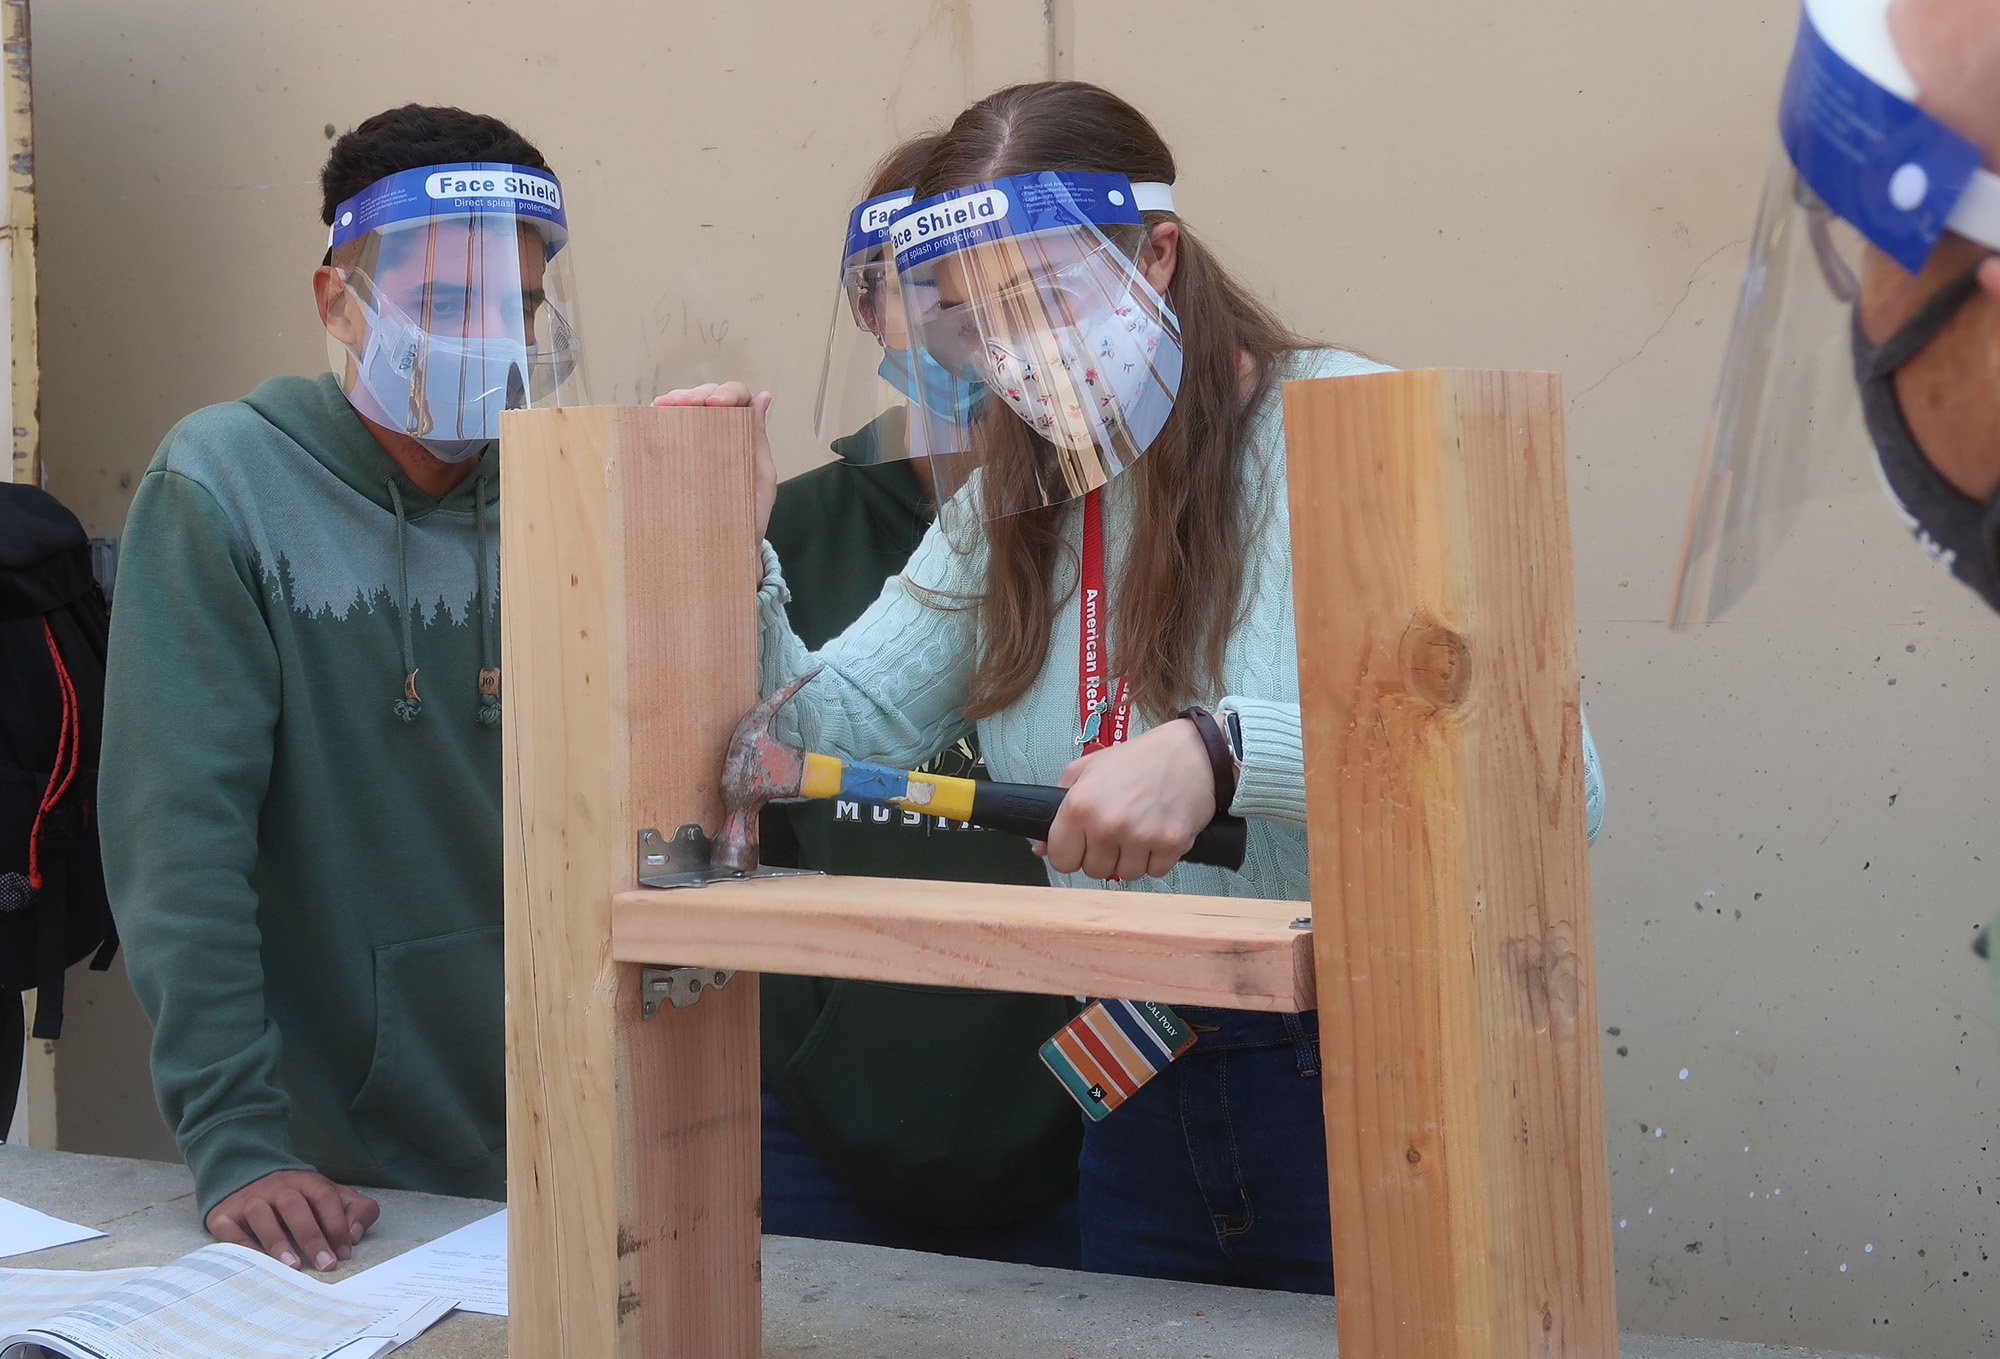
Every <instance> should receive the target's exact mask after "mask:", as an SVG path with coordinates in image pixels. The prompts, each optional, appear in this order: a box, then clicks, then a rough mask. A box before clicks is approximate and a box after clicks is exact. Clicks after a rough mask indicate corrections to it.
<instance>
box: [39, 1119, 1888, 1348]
mask: <svg viewBox="0 0 2000 1359" xmlns="http://www.w3.org/2000/svg"><path fill="white" fill-rule="evenodd" d="M0 1197H5V1198H10V1199H13V1200H15V1201H17V1202H20V1203H25V1204H27V1205H28V1206H29V1207H31V1208H38V1209H40V1210H41V1211H43V1212H45V1213H52V1214H54V1215H56V1216H57V1217H61V1218H65V1219H67V1220H69V1221H72V1222H78V1223H83V1224H86V1225H89V1226H94V1227H97V1228H99V1229H100V1230H102V1231H105V1232H107V1233H109V1235H108V1236H106V1237H103V1238H101V1239H99V1240H96V1241H85V1242H79V1243H78V1244H76V1245H73V1246H63V1247H60V1248H58V1249H56V1250H51V1251H44V1252H41V1253H40V1254H37V1255H27V1256H19V1257H16V1258H12V1259H7V1260H4V1261H0V1268H8V1267H12V1268H45V1269H111V1268H117V1267H120V1266H128V1265H145V1264H159V1263H162V1262H164V1261H167V1260H171V1259H174V1258H176V1257H178V1256H180V1255H183V1254H186V1253H187V1252H188V1251H191V1250H194V1249H196V1248H198V1247H199V1246H201V1245H203V1244H204V1243H205V1242H206V1241H207V1239H208V1238H207V1235H206V1234H205V1233H204V1232H203V1231H202V1230H201V1228H200V1225H199V1224H198V1223H197V1222H196V1221H195V1215H194V1182H193V1179H192V1177H191V1176H190V1175H189V1174H188V1171H187V1168H186V1167H185V1166H179V1165H169V1164H166V1163H163V1162H158V1161H127V1160H118V1159H114V1158H110V1157H100V1156H73V1155H67V1154H64V1153H61V1152H46V1151H34V1150H30V1149H28V1148H26V1147H14V1146H0ZM377 1197H378V1198H380V1199H381V1202H382V1220H381V1222H379V1223H378V1224H377V1225H376V1227H375V1229H374V1230H373V1231H371V1232H370V1233H369V1235H368V1239H367V1240H366V1241H364V1242H363V1243H362V1245H361V1248H360V1249H359V1250H358V1251H356V1252H355V1258H354V1259H353V1260H351V1261H348V1262H346V1263H345V1264H343V1265H342V1266H341V1269H340V1271H339V1272H337V1273H335V1274H333V1275H330V1276H327V1277H329V1278H339V1277H341V1276H342V1275H343V1274H346V1273H352V1272H353V1271H355V1270H359V1269H366V1268H368V1267H369V1266H371V1265H375V1264H379V1263H381V1262H382V1261H383V1260H387V1259H390V1258H392V1257H393V1256H396V1255H399V1254H401V1253H402V1252H403V1251H406V1250H408V1249H410V1248H411V1247H412V1246H415V1245H417V1244H419V1243H420V1242H423V1241H428V1240H430V1239H432V1238H433V1237H437V1236H442V1235H443V1234H444V1233H446V1232H448V1231H451V1230H452V1229H454V1228H456V1227H461V1226H463V1225H465V1224H466V1223H468V1222H471V1221H473V1220H474V1219H476V1218H479V1217H483V1216H484V1215H486V1214H487V1213H489V1212H491V1211H493V1209H494V1207H495V1205H493V1204H490V1203H486V1202H483V1201H481V1200H476V1199H449V1198H438V1197H434V1196H432V1195H429V1194H403V1193H395V1192H392V1191H382V1192H380V1193H378V1194H377ZM1333 1333H1334V1303H1333V1300H1332V1299H1330V1298H1310V1297H1302V1296H1298V1295H1295V1294H1286V1293H1259V1292H1252V1291H1249V1290H1246V1289H1240V1288H1213V1287H1206V1286H1202V1285H1197V1284H1177V1283H1164V1282H1160V1281H1158V1280H1153V1279H1127V1278H1113V1277H1109V1276H1106V1275H1100V1274H1075V1273H1070V1272H1068V1271H1066V1270H1051V1269H1026V1268H1022V1267H1019V1266H1014V1265H998V1264H992V1263H990V1262H987V1261H983V1260H962V1259H955V1258H952V1257H948V1256H938V1255H922V1254H918V1253H916V1252H912V1251H897V1250H883V1249H880V1248H877V1247H873V1246H855V1245H848V1244H844V1243H835V1242H825V1241H800V1240H795V1239H792V1238H789V1237H775V1236H774V1237H766V1238H765V1241H764V1354H765V1356H766V1359H808V1357H810V1359H1017V1357H1018V1356H1024V1355H1027V1356H1044V1355H1055V1356H1065V1355H1066V1356H1074V1357H1075V1359H1128V1357H1129V1359H1142V1357H1143V1359H1225V1357H1226V1359H1241V1356H1246V1355H1256V1356H1258V1357H1259V1359H1337V1351H1336V1346H1335V1344H1334V1340H1333ZM400 1353H401V1354H406V1355H408V1356H410V1359H504V1356H505V1355H506V1353H507V1323H506V1322H505V1321H503V1320H500V1319H498V1318H493V1317H479V1316H465V1315H453V1316H451V1317H449V1318H447V1319H446V1320H445V1321H444V1322H443V1323H441V1324H440V1325H438V1326H437V1327H435V1328H434V1329H433V1330H431V1331H430V1332H429V1333H428V1334H426V1335H425V1336H424V1337H423V1338H422V1339H420V1340H418V1341H416V1342H415V1343H413V1344H411V1345H408V1346H406V1347H405V1348H404V1349H403V1350H402V1351H400ZM1622 1353H1623V1359H1860V1356H1850V1355H1835V1354H1832V1353H1830V1352H1827V1351H1823V1350H1801V1349H1785V1348H1778V1347H1773V1346H1768V1345H1756V1344H1742V1343H1738V1342H1732V1341H1720V1340H1679V1339H1668V1338H1663V1337H1660V1336H1644V1335H1627V1336H1626V1337H1625V1338H1624V1343H1623V1346H1622Z"/></svg>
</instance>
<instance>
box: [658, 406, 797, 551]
mask: <svg viewBox="0 0 2000 1359" xmlns="http://www.w3.org/2000/svg"><path fill="white" fill-rule="evenodd" d="M653 404H654V405H655V406H748V407H749V408H750V410H751V413H752V415H753V417H754V418H755V422H756V427H757V443H756V448H757V537H758V538H759V539H762V538H763V537H764V535H765V534H766V533H767V532H768V531H769V530H770V527H771V506H772V505H774V504H776V503H777V499H778V465H777V463H775V462H773V461H772V460H771V440H770V436H769V435H767V434H766V433H765V432H764V419H765V416H766V415H767V414H769V412H770V409H771V394H770V393H769V392H759V393H757V394H756V395H755V396H752V395H750V389H749V387H747V386H745V385H744V384H743V383H741V382H704V383H702V384H701V386H699V387H676V388H675V389H674V390H673V391H671V392H668V393H667V394H666V395H665V396H656V397H654V398H653Z"/></svg>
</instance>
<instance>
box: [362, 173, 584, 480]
mask: <svg viewBox="0 0 2000 1359" xmlns="http://www.w3.org/2000/svg"><path fill="white" fill-rule="evenodd" d="M568 240H569V226H568V219H567V217H566V216H565V213H564V209H563V194H562V186H561V185H560V184H559V183H558V182H557V180H556V178H555V176H554V175H552V174H550V173H549V172H548V171H547V170H543V169H539V168H536V167H531V166H521V165H500V164H487V163H465V164H453V165H432V166H424V167H421V168H418V169H413V170H405V171H402V172H400V173H397V174H394V175H390V176H387V177H386V178H384V179H380V180H377V181H376V182H375V183H373V184H371V185H369V186H368V187H367V188H366V189H364V190H362V191H361V192H360V193H358V194H356V195H355V196H354V197H352V198H350V199H348V200H347V201H345V202H343V203H342V204H340V206H339V207H338V208H336V209H335V211H334V221H333V226H332V228H331V229H330V231H329V233H328V257H329V259H330V261H331V262H332V265H333V267H334V268H336V269H338V270H339V271H340V273H341V276H342V280H343V282H344V283H345V285H346V289H345V297H344V299H343V301H342V302H341V303H339V304H337V305H336V307H335V308H333V309H330V311H329V357H330V359H331V360H332V362H333V365H334V368H335V371H336V372H339V373H341V374H342V383H341V386H342V390H343V391H345V392H346V394H347V397H348V401H349V403H350V404H352V405H353V406H354V407H355V409H356V411H357V412H359V413H360V414H361V415H363V416H364V417H366V418H367V419H369V420H371V421H373V422H374V423H376V424H378V425H381V426H383V427H385V428H388V429H391V430H394V431H396V432H398V433H401V434H404V435H407V436H408V437H410V438H412V439H414V440H416V441H417V442H418V443H421V444H423V445H424V447H425V448H426V449H428V450H429V451H430V452H431V453H432V454H433V455H434V456H436V457H438V458H439V459H441V460H443V461H447V462H457V461H461V460H463V459H466V458H470V457H473V456H476V455H477V454H478V453H479V452H480V451H481V450H483V449H484V448H485V446H486V445H487V444H488V443H489V442H490V441H492V440H493V439H495V438H497V437H498V436H499V432H500V415H501V412H503V411H505V410H509V409H517V408H522V407H530V406H556V405H577V404H582V403H583V402H585V401H587V400H588V397H587V395H586V393H585V391H584V383H583V375H582V369H581V358H582V353H581V348H580V345H579V342H578V339H577V335H576V331H575V327H574V321H573V316H574V307H573V305H572V302H571V298H572V297H573V296H574V291H573V289H572V287H571V284H570V276H569V268H568V256H567V255H566V254H565V253H564V248H565V246H566V245H567V244H568ZM336 314H338V316H339V317H340V318H341V319H342V320H344V321H346V322H347V326H346V327H345V330H346V332H347V333H346V335H345V337H344V338H343V337H340V336H335V335H334V334H333V333H332V332H333V319H332V318H333V317H334V316H335V315H336ZM356 331H359V332H360V333H359V334H358V335H357V334H355V332H356Z"/></svg>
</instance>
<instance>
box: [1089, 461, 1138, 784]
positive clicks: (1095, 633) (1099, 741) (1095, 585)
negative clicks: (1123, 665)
mask: <svg viewBox="0 0 2000 1359" xmlns="http://www.w3.org/2000/svg"><path fill="white" fill-rule="evenodd" d="M1100 496H1101V491H1095V490H1094V491H1091V492H1089V493H1088V494H1086V495H1085V496H1084V498H1083V560H1082V562H1081V564H1080V570H1081V574H1082V586H1083V588H1082V589H1081V590H1080V591H1079V592H1078V593H1079V594H1080V595H1081V597H1082V605H1083V617H1082V620H1081V624H1080V626H1079V627H1078V629H1077V682H1076V705H1077V732H1078V735H1077V738H1076V743H1077V745H1078V746H1080V747H1081V748H1082V750H1083V753H1084V754H1086V755H1090V754H1094V753H1096V752H1097V751H1100V750H1109V749H1110V748H1111V747H1112V746H1115V745H1117V744H1118V743H1119V742H1120V741H1123V740H1124V739H1125V738H1126V736H1127V735H1129V734H1130V731H1131V721H1132V694H1131V689H1130V686H1128V685H1127V684H1126V682H1125V678H1124V676H1122V675H1121V676H1119V677H1118V678H1117V679H1115V680H1114V679H1111V678H1109V677H1108V676H1107V675H1106V674H1105V662H1106V650H1107V648H1106V646H1105V625H1106V623H1107V622H1108V621H1109V618H1110V610H1109V607H1108V605H1109V602H1110V600H1109V597H1108V596H1107V595H1106V594H1105V591H1104V506H1103V504H1102V502H1101V500H1100Z"/></svg>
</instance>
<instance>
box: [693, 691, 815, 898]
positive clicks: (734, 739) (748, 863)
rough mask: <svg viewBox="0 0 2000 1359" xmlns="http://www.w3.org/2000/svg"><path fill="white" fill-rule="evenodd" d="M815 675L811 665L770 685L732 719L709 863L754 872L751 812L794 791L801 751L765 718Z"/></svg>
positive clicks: (800, 776)
mask: <svg viewBox="0 0 2000 1359" xmlns="http://www.w3.org/2000/svg"><path fill="white" fill-rule="evenodd" d="M817 674H819V667H817V666H815V667H814V668H813V669H811V670H808V671H806V673H804V674H803V675H800V676H799V677H798V678H797V679H795V680H793V681H791V682H790V683H789V684H786V685H784V686H782V687H780V688H778V689H776V690H774V691H773V692H772V693H770V694H769V695H767V696H766V697H765V698H764V699H763V700H762V701H761V702H759V703H758V704H757V706H756V707H754V708H752V709H751V710H750V711H749V712H747V713H745V714H744V716H743V720H742V721H741V722H739V723H737V724H736V732H735V734H734V735H732V736H731V737H730V738H729V753H728V755H727V756H726V757H725V758H724V760H723V765H722V810H723V821H722V830H721V832H720V833H718V834H717V835H716V837H715V844H714V850H713V852H712V854H711V855H710V862H711V863H712V864H713V865H714V866H715V867H717V868H724V869H728V870H730V871H732V872H736V873H754V872H756V871H757V848H758V846H757V814H758V813H759V812H761V811H762V810H763V808H764V804H765V803H767V802H769V801H771V799H773V798H785V797H797V796H798V794H799V786H800V784H801V783H803V782H804V780H805V773H806V757H805V752H804V751H802V750H800V749H799V748H798V747H797V746H790V745H786V744H785V743H784V742H783V741H780V740H778V738H777V737H775V736H773V735H771V720H772V719H773V718H775V717H776V716H777V715H778V710H779V709H781V708H783V707H784V706H785V705H786V704H787V703H789V702H791V701H792V697H793V695H795V694H797V693H798V691H799V690H801V689H803V688H805V686H806V685H807V684H809V683H811V682H812V679H813V677H814V676H815V675H817Z"/></svg>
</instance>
